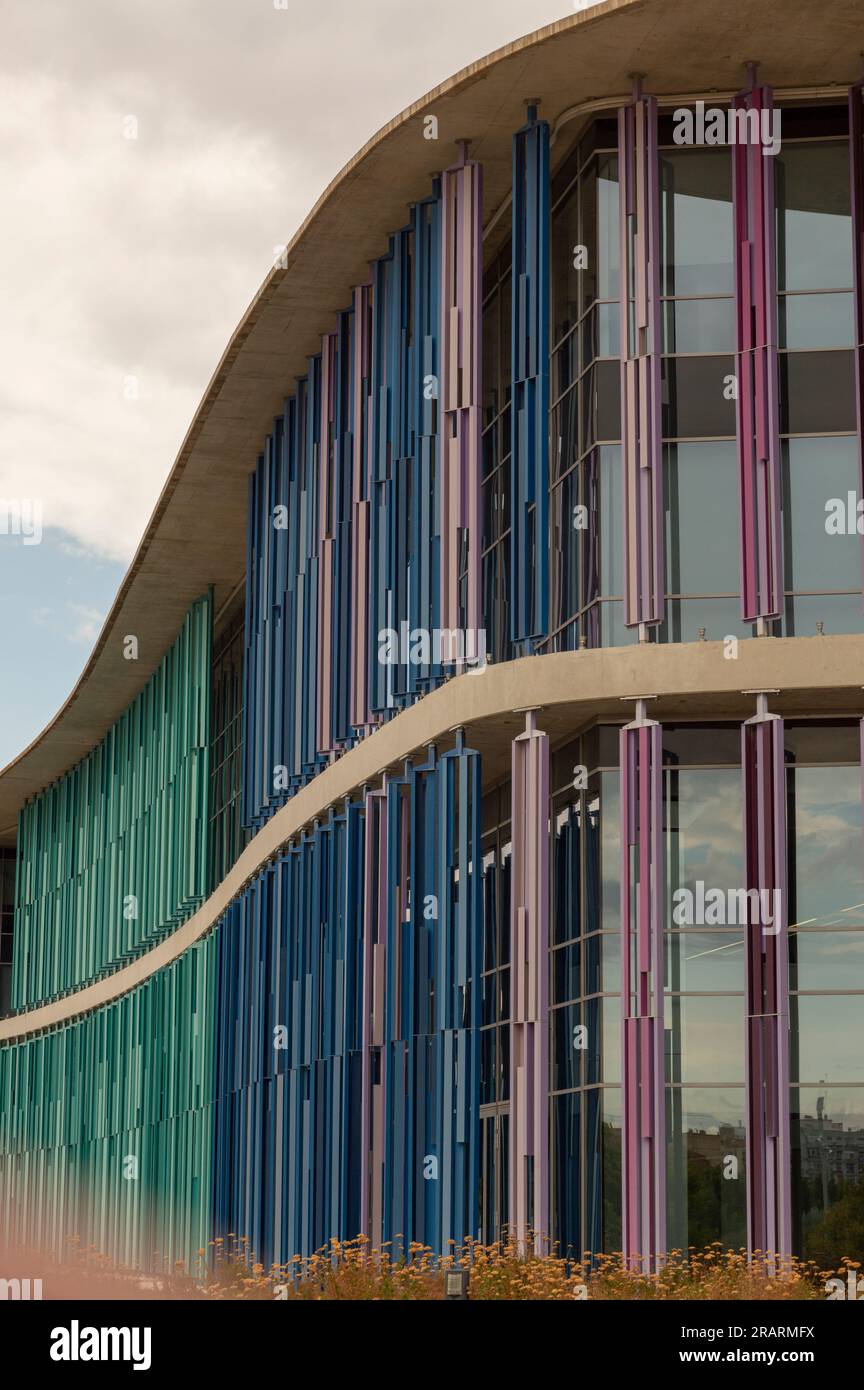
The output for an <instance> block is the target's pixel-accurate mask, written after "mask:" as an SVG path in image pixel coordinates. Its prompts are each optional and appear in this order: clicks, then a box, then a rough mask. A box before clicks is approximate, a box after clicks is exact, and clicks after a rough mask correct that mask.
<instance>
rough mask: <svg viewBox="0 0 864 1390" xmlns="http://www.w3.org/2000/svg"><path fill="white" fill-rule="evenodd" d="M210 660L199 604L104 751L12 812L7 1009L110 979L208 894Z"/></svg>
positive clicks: (206, 621) (205, 615)
mask: <svg viewBox="0 0 864 1390" xmlns="http://www.w3.org/2000/svg"><path fill="white" fill-rule="evenodd" d="M210 650H211V604H210V598H209V596H206V597H204V598H201V599H198V600H197V601H196V602H195V603H194V604H193V605H192V607H191V608H190V609H189V612H188V613H187V615H186V619H185V621H184V623H183V627H182V628H181V630H180V633H179V635H178V637H177V640H176V641H175V642H174V645H173V646H172V647H171V649H170V650H169V651H168V652H167V653H166V654H165V656H164V658H163V660H162V662H161V664H160V665H159V667H158V668H157V670H156V671H155V672H154V673H153V675H152V676H151V678H150V680H149V681H148V682H147V685H146V686H145V687H144V689H143V690H142V691H141V693H140V695H138V696H137V698H136V699H135V700H134V701H133V702H132V704H131V705H130V706H129V708H128V709H127V710H126V711H125V712H124V714H122V715H121V717H120V718H119V719H118V720H117V722H116V723H115V724H113V725H112V727H111V728H110V729H109V731H108V733H107V734H106V736H105V738H104V739H103V740H102V742H101V743H100V744H99V745H98V746H97V747H96V748H94V750H93V752H92V753H91V754H89V756H88V757H86V758H85V759H84V760H83V761H82V762H80V763H79V764H78V765H77V767H74V768H73V769H72V771H71V772H69V773H67V775H66V776H65V777H63V778H61V779H60V781H58V782H55V783H54V784H53V785H52V786H50V787H48V788H47V789H46V790H45V791H44V792H42V793H41V794H40V795H39V796H37V797H35V798H34V799H33V800H32V801H30V802H28V804H27V805H26V806H25V807H24V808H23V809H22V811H21V814H20V817H19V826H18V894H17V907H16V916H15V936H14V940H15V960H14V970H13V981H12V1003H13V1007H14V1008H16V1009H24V1008H31V1007H33V1005H35V1004H38V1003H41V1002H43V1001H45V1000H48V999H52V998H56V997H57V996H58V995H61V994H63V993H65V992H67V991H68V990H72V989H77V988H79V987H80V986H81V985H84V984H87V983H89V982H90V981H92V980H94V979H97V978H98V977H99V976H101V975H104V974H106V973H107V972H109V971H112V970H115V969H117V968H118V967H119V966H121V965H123V964H124V963H125V962H126V961H128V960H131V959H132V958H133V957H134V956H137V955H138V954H140V952H141V951H143V950H146V949H149V948H150V947H151V946H153V945H154V944H155V943H156V941H157V940H158V939H159V938H160V937H161V936H163V935H165V934H166V933H167V932H170V931H173V929H174V928H175V927H177V926H178V925H179V924H180V923H181V922H182V921H183V920H184V919H185V918H186V917H188V916H189V914H190V913H191V912H192V911H194V909H195V908H196V907H198V906H199V904H200V903H201V902H202V901H203V899H204V897H205V896H206V892H207V886H208V885H207V829H208V804H207V803H208V738H209V701H210V693H209V692H210Z"/></svg>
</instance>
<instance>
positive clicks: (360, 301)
mask: <svg viewBox="0 0 864 1390" xmlns="http://www.w3.org/2000/svg"><path fill="white" fill-rule="evenodd" d="M371 320H372V287H371V285H368V284H366V285H356V286H355V287H354V362H353V372H354V421H353V431H352V432H353V436H354V482H353V496H352V500H351V508H352V518H351V519H352V523H353V525H352V532H353V548H352V555H351V559H352V566H353V571H352V577H353V593H354V602H355V604H356V609H355V619H354V623H353V624H352V627H351V632H352V645H353V651H352V661H351V722H352V724H354V725H355V726H356V727H357V728H358V729H366V728H371V727H372V725H373V723H374V720H373V718H372V715H371V712H370V710H369V631H368V628H369V526H370V515H369V509H370V506H371V502H370V496H371V482H370V477H369V472H370V468H369V460H370V458H371V456H372V444H371V440H370V438H369V435H370V432H371V421H372V412H371V408H370V399H369V382H370V374H371V368H370V361H369V355H370V334H371V331H372V330H371Z"/></svg>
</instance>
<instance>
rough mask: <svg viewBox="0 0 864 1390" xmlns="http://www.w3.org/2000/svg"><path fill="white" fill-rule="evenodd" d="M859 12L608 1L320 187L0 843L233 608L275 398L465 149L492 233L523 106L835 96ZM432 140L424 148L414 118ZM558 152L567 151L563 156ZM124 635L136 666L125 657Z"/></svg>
mask: <svg viewBox="0 0 864 1390" xmlns="http://www.w3.org/2000/svg"><path fill="white" fill-rule="evenodd" d="M860 48H861V7H860V0H820V3H819V4H818V5H817V4H813V0H758V2H757V0H686V3H682V0H606V2H605V3H604V4H601V5H599V6H597V7H596V8H594V9H591V10H587V11H585V12H584V13H578V14H575V15H573V16H570V17H568V18H566V19H562V20H560V21H558V22H557V23H555V24H551V25H548V26H547V27H546V28H544V29H540V30H538V31H537V32H536V33H533V34H529V35H527V36H526V37H524V38H522V39H518V40H516V41H515V42H513V43H510V44H508V45H507V46H506V47H504V48H501V49H499V50H498V51H497V52H495V53H492V54H490V55H488V56H487V57H484V58H482V59H480V60H478V61H477V62H476V63H472V64H471V65H470V66H469V67H467V68H465V69H464V70H463V71H462V72H460V73H458V74H457V75H456V76H455V77H452V78H449V79H448V80H447V81H446V82H443V83H442V84H441V85H440V86H439V87H436V88H435V89H434V90H433V91H431V92H429V93H428V94H427V95H426V96H424V97H422V98H421V99H420V100H419V101H417V102H415V103H414V104H413V105H412V106H410V107H409V108H408V109H407V110H406V111H403V112H402V113H401V115H399V116H397V117H395V118H394V119H393V120H392V121H390V122H389V123H388V124H387V125H386V126H384V127H383V129H381V130H380V131H378V133H377V134H376V135H374V136H373V137H372V139H371V140H369V141H368V142H367V143H366V144H365V145H364V146H363V148H362V149H361V150H360V151H359V152H358V153H357V154H356V155H355V156H354V158H353V159H352V160H351V161H350V162H349V163H348V164H347V165H346V166H345V168H344V169H343V170H342V171H341V173H339V174H338V175H337V177H336V178H335V179H333V181H332V182H331V183H330V185H329V187H328V188H327V189H326V190H325V192H324V193H323V194H322V196H321V197H320V198H319V200H318V202H317V203H316V205H315V207H314V208H313V209H312V211H311V212H310V213H309V216H308V217H307V218H306V220H305V222H304V223H303V225H302V226H301V227H300V229H299V230H298V231H297V233H296V234H295V236H294V237H293V238H292V241H291V243H290V245H289V247H288V249H287V255H286V258H285V260H286V264H285V268H281V267H280V268H278V269H274V270H272V271H271V272H270V273H269V274H268V276H267V278H266V279H265V281H264V283H263V285H262V286H261V288H260V289H259V291H258V293H257V294H256V296H255V298H254V299H253V301H252V303H251V304H250V306H249V308H248V309H247V311H246V313H245V315H244V316H243V319H242V320H241V322H240V324H239V325H238V327H237V329H236V331H235V333H234V335H233V337H232V338H231V341H230V342H229V344H228V346H227V348H226V349H225V352H224V353H223V356H222V358H221V361H220V362H219V365H218V366H217V368H216V370H215V372H214V374H213V377H212V379H211V381H210V383H209V385H208V386H207V389H206V391H205V392H204V396H203V399H202V401H201V404H200V405H199V407H198V410H197V412H196V414H195V418H194V419H193V421H192V423H191V425H190V427H189V430H188V433H187V435H186V438H185V439H184V441H183V444H182V446H181V448H180V452H179V454H178V456H177V459H176V461H175V463H174V466H173V468H172V470H171V472H170V474H169V476H168V479H167V481H166V483H165V486H164V488H163V489H162V493H161V495H160V497H159V500H158V502H157V504H156V507H155V510H154V512H153V515H152V517H151V518H150V521H149V523H148V525H147V528H146V530H145V532H144V536H143V538H142V540H141V543H140V545H139V547H138V550H137V552H136V554H135V557H134V559H133V561H132V563H131V565H130V567H129V570H128V572H127V574H126V576H125V578H124V580H123V583H122V584H121V586H120V590H119V593H118V595H117V598H116V600H115V602H114V605H113V607H112V609H111V611H110V613H109V614H108V617H107V618H106V620H105V624H104V626H103V628H102V631H101V633H100V635H99V638H98V640H97V642H96V646H95V648H94V650H93V652H92V654H91V656H90V658H89V660H88V662H87V665H86V667H85V669H84V671H83V673H82V675H81V677H80V679H79V680H78V682H77V684H76V686H75V688H74V690H73V691H72V693H71V694H70V696H69V698H68V699H67V701H66V702H65V704H64V705H63V707H62V708H61V709H60V711H59V712H58V714H57V715H56V716H55V717H54V719H53V720H52V721H51V722H50V724H48V726H47V727H46V728H45V730H44V731H43V732H42V733H41V734H40V735H39V737H38V738H36V739H35V740H34V741H33V742H32V743H31V744H30V745H29V747H28V748H26V749H25V750H24V751H23V752H22V753H21V754H20V755H19V756H18V757H17V758H16V759H15V760H14V761H13V762H11V763H10V764H9V765H8V766H7V767H6V768H5V769H4V770H3V771H2V772H0V845H2V844H7V845H8V844H14V842H15V836H16V823H17V816H18V811H19V809H20V807H21V805H22V804H23V803H24V802H25V801H26V800H27V799H28V798H29V797H31V796H33V795H35V794H36V793H37V792H38V791H40V790H41V789H42V788H43V787H45V786H46V785H47V784H49V783H50V782H52V781H54V780H55V779H56V778H58V777H60V776H62V775H63V773H65V772H66V771H68V770H69V768H70V767H72V766H74V764H75V763H76V762H78V761H79V760H80V759H81V758H82V757H84V756H85V755H86V754H87V753H88V752H89V751H90V750H91V749H92V748H93V747H94V746H95V745H96V744H97V743H98V742H99V740H100V739H101V738H102V737H103V736H104V734H105V732H106V730H107V729H108V728H109V727H110V725H111V724H112V723H113V722H114V720H115V719H117V718H118V717H119V715H120V714H121V713H122V712H123V710H124V709H125V708H126V707H127V705H128V704H129V703H130V701H131V700H132V699H134V697H135V695H136V694H137V693H138V691H139V690H140V689H141V687H142V686H143V685H144V683H145V682H146V680H147V679H148V678H149V676H150V675H151V674H152V672H153V670H154V669H155V667H156V666H157V665H158V663H159V661H160V660H161V658H162V656H163V655H164V652H165V650H166V648H167V647H168V646H169V645H170V643H171V641H172V640H173V638H174V636H175V634H176V632H177V630H178V628H179V626H180V623H181V621H182V618H183V615H184V614H185V612H186V609H187V608H188V606H189V604H190V603H191V602H192V600H193V599H195V598H197V597H198V596H199V595H200V594H201V593H202V592H204V591H205V590H206V589H207V588H208V586H210V585H212V586H213V589H214V596H215V606H216V611H217V613H218V611H219V609H220V608H221V607H222V606H223V605H224V604H225V603H226V602H227V601H228V599H229V598H230V596H231V595H232V593H233V592H234V590H235V589H236V587H237V585H238V583H239V581H240V580H241V578H242V574H243V568H244V558H245V557H244V548H245V509H246V496H247V492H246V489H247V478H248V474H249V473H250V472H251V470H252V469H253V467H254V465H255V460H256V458H257V455H258V452H259V450H260V447H261V444H262V441H263V439H264V436H265V435H266V434H267V433H268V431H269V430H270V428H271V427H272V422H273V417H274V415H275V414H276V413H277V411H279V410H280V408H281V405H282V401H283V398H284V396H285V394H286V390H288V389H290V386H291V383H292V381H293V379H294V377H296V376H299V375H302V374H303V372H304V370H305V364H306V358H307V356H309V355H310V354H311V353H314V352H316V351H318V349H319V346H320V337H321V334H322V333H323V332H325V331H328V330H329V329H330V328H331V327H332V324H333V317H334V314H335V313H336V312H337V311H338V310H339V309H341V308H344V307H345V306H346V305H347V304H348V302H349V299H350V292H351V288H352V286H353V285H355V284H357V283H359V282H362V281H363V280H365V279H366V278H367V274H368V262H369V261H370V260H373V259H375V258H376V257H377V256H380V255H382V254H384V253H385V252H386V249H387V238H388V236H389V234H390V233H391V232H392V231H393V230H394V229H395V228H397V227H399V226H401V225H403V224H404V221H405V219H406V213H407V205H408V204H409V203H410V202H411V201H412V200H416V199H418V198H421V197H425V196H426V195H427V194H428V191H429V181H430V178H431V177H432V175H433V174H435V173H437V172H438V171H439V170H440V169H441V168H443V167H446V165H447V164H449V163H451V162H453V160H454V159H455V157H456V147H455V142H456V141H457V140H458V139H460V138H463V137H468V138H470V140H471V154H472V156H474V157H476V158H477V159H479V160H480V161H481V162H482V163H483V166H484V183H485V194H484V197H485V205H486V215H487V221H488V220H493V219H494V217H495V212H496V209H499V208H500V207H501V205H502V204H503V203H504V201H505V200H506V198H507V195H508V191H509V184H510V170H511V137H512V134H513V131H514V130H515V129H517V128H518V126H519V125H520V124H522V122H523V120H524V101H525V99H526V98H529V97H533V98H539V99H540V100H541V101H542V114H543V115H544V116H545V117H546V118H547V119H548V120H549V121H550V122H551V123H553V126H554V123H555V122H556V121H558V120H559V118H560V117H561V116H562V115H563V114H564V113H567V112H571V111H572V110H573V108H574V107H577V108H578V107H579V106H580V105H585V104H589V103H592V102H599V101H601V100H602V99H609V101H610V102H611V101H613V100H614V99H616V98H621V97H624V96H626V95H627V94H628V92H629V90H630V87H631V75H632V74H633V73H634V71H639V72H640V73H641V74H643V75H644V80H645V87H646V90H650V91H653V92H655V93H657V94H658V95H675V94H683V93H699V92H708V91H716V92H717V93H718V94H722V93H723V92H732V91H734V90H736V89H737V88H738V87H740V86H741V84H742V68H743V65H744V64H745V63H746V62H747V61H750V60H761V62H762V68H761V75H762V76H764V79H765V80H766V81H768V82H771V83H772V84H773V85H774V86H775V87H776V88H777V89H780V90H789V91H793V92H794V91H795V90H797V89H799V88H801V87H814V86H818V87H829V88H830V87H834V86H836V87H837V88H838V89H842V88H844V87H846V86H847V85H848V84H849V83H851V82H852V81H854V80H855V79H856V78H857V77H858V76H859V69H860V59H859V56H858V54H859V50H860ZM430 112H432V113H434V114H435V115H436V116H437V117H438V120H439V139H438V140H437V141H431V140H426V139H424V138H423V121H422V118H423V116H424V114H428V113H430ZM564 145H565V142H562V149H563V148H564ZM127 633H134V634H136V636H137V637H138V641H139V652H140V655H139V660H138V661H137V662H130V661H126V660H124V659H123V655H122V639H123V637H124V635H126V634H127Z"/></svg>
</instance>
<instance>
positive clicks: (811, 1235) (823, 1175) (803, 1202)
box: [791, 1086, 864, 1269]
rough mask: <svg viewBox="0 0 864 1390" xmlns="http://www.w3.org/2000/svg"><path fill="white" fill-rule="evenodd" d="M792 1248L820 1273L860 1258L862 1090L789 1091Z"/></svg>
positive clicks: (863, 1254) (863, 1219) (863, 1240)
mask: <svg viewBox="0 0 864 1390" xmlns="http://www.w3.org/2000/svg"><path fill="white" fill-rule="evenodd" d="M791 1110H792V1210H793V1213H794V1215H795V1221H796V1226H797V1227H798V1229H797V1230H796V1231H795V1233H794V1236H795V1239H794V1245H795V1247H796V1248H797V1249H798V1250H800V1252H801V1255H802V1257H803V1258H804V1259H807V1260H815V1261H816V1264H817V1265H818V1267H819V1268H820V1269H836V1268H837V1267H838V1265H839V1263H840V1260H841V1259H842V1258H843V1257H844V1256H846V1257H847V1258H848V1259H850V1260H864V1089H862V1090H854V1089H849V1088H845V1087H841V1088H839V1089H836V1088H835V1087H833V1086H820V1087H818V1088H816V1087H812V1088H811V1087H804V1086H802V1087H801V1089H800V1090H793V1092H792V1105H791Z"/></svg>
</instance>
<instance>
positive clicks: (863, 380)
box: [849, 80, 864, 566]
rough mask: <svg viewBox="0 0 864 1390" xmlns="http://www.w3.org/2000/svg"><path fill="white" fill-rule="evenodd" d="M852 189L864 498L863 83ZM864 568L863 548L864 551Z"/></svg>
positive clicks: (852, 98)
mask: <svg viewBox="0 0 864 1390" xmlns="http://www.w3.org/2000/svg"><path fill="white" fill-rule="evenodd" d="M849 187H850V190H851V195H852V259H853V262H854V276H855V402H856V406H857V418H858V488H859V495H860V496H862V497H864V80H862V81H861V82H856V83H855V85H854V86H853V87H850V88H849ZM861 558H862V566H864V545H862V549H861Z"/></svg>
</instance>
